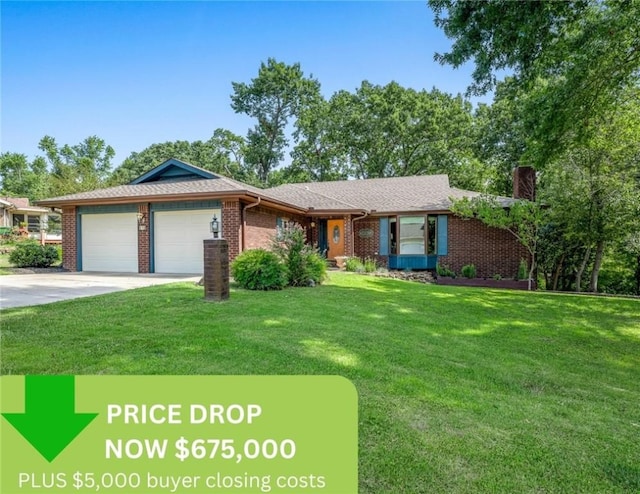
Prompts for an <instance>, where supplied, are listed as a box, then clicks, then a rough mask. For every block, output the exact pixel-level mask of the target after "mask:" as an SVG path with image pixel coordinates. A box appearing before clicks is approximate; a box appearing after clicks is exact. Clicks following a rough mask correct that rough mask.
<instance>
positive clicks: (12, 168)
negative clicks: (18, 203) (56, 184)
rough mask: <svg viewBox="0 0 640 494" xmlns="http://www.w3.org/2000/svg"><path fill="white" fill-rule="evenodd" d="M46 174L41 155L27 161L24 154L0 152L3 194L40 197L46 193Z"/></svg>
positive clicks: (45, 165) (44, 163)
mask: <svg viewBox="0 0 640 494" xmlns="http://www.w3.org/2000/svg"><path fill="white" fill-rule="evenodd" d="M47 176H48V172H47V163H46V162H45V160H44V158H42V157H37V158H35V159H34V160H33V161H32V162H29V161H28V159H27V157H26V156H25V155H24V154H19V153H2V154H0V190H1V192H2V194H3V195H5V196H12V197H28V198H29V199H30V200H32V201H34V200H36V199H42V198H44V197H46V196H47V194H48V192H47V191H48V182H47Z"/></svg>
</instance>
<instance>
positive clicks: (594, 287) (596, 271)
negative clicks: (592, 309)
mask: <svg viewBox="0 0 640 494" xmlns="http://www.w3.org/2000/svg"><path fill="white" fill-rule="evenodd" d="M603 258H604V240H600V241H599V242H598V247H597V248H596V259H595V261H593V271H592V272H591V283H589V291H590V292H593V293H597V292H598V276H599V275H600V267H601V266H602V259H603Z"/></svg>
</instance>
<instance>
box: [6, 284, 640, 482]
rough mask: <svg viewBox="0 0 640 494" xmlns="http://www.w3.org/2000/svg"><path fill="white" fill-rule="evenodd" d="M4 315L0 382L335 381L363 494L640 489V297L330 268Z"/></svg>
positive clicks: (135, 293) (107, 297)
mask: <svg viewBox="0 0 640 494" xmlns="http://www.w3.org/2000/svg"><path fill="white" fill-rule="evenodd" d="M202 295H203V292H202V288H201V287H196V286H193V285H191V284H186V283H182V284H174V285H166V286H158V287H151V288H144V289H139V290H132V291H128V292H120V293H115V294H110V295H105V296H100V297H93V298H89V299H79V300H75V301H69V302H61V303H56V304H51V305H45V306H38V307H26V308H16V309H9V310H5V311H2V314H1V317H2V333H3V339H2V346H1V350H2V354H1V356H2V364H1V371H2V373H3V374H103V373H110V374H339V375H342V376H345V377H347V378H349V379H351V380H352V381H353V382H354V384H355V386H356V388H357V389H358V392H359V421H360V424H359V437H360V439H359V445H360V452H359V458H360V460H359V479H360V481H359V483H360V492H361V493H363V494H364V493H391V494H400V493H410V494H414V493H440V492H443V493H463V492H464V493H494V492H497V493H529V492H536V493H542V492H544V493H554V492H558V493H586V492H588V493H592V492H593V493H616V492H639V491H640V301H638V300H629V299H612V298H596V297H578V296H571V295H553V294H544V293H526V292H514V291H497V290H485V289H473V288H461V287H440V286H434V285H420V284H414V283H409V282H403V281H396V280H389V279H380V278H373V277H364V276H358V275H348V274H332V276H331V279H330V281H329V282H328V283H327V284H325V285H323V286H320V287H316V288H300V289H288V290H283V291H280V292H248V291H244V290H239V289H234V290H233V291H232V295H231V299H230V300H229V301H228V302H225V303H207V302H204V301H203V300H202Z"/></svg>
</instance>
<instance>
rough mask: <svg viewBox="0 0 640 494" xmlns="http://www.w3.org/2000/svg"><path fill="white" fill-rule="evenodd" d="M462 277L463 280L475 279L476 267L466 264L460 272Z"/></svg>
mask: <svg viewBox="0 0 640 494" xmlns="http://www.w3.org/2000/svg"><path fill="white" fill-rule="evenodd" d="M460 272H461V273H462V276H464V277H465V278H475V277H476V267H475V266H474V265H473V264H467V265H465V266H462V270H461V271H460Z"/></svg>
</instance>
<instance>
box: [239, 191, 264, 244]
mask: <svg viewBox="0 0 640 494" xmlns="http://www.w3.org/2000/svg"><path fill="white" fill-rule="evenodd" d="M260 200H261V198H260V196H258V201H257V202H254V203H252V204H247V205H246V206H245V207H243V208H242V245H241V246H240V252H244V248H245V246H246V245H247V209H251V208H255V207H256V206H258V205H259V204H260Z"/></svg>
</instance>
